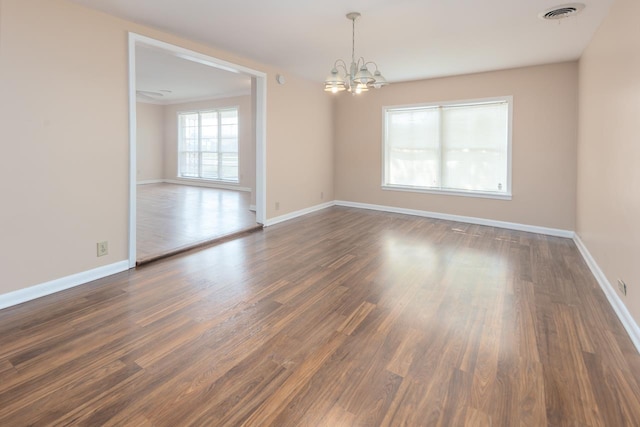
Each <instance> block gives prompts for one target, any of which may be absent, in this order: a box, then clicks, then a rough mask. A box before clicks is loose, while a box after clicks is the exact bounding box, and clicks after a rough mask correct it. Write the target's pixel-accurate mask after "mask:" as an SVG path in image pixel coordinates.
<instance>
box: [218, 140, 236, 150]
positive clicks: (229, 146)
mask: <svg viewBox="0 0 640 427" xmlns="http://www.w3.org/2000/svg"><path fill="white" fill-rule="evenodd" d="M220 142H221V144H220V151H221V152H222V153H237V152H238V140H237V139H223V140H222V141H220Z"/></svg>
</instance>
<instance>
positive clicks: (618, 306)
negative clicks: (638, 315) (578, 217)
mask: <svg viewBox="0 0 640 427" xmlns="http://www.w3.org/2000/svg"><path fill="white" fill-rule="evenodd" d="M573 241H574V242H575V243H576V246H577V247H578V250H579V251H580V254H581V255H582V258H584V261H585V262H586V263H587V265H588V266H589V269H590V270H591V273H593V275H594V277H595V278H596V280H597V281H598V284H599V285H600V287H601V288H602V291H603V292H604V295H605V296H606V297H607V300H608V301H609V304H611V307H612V308H613V311H615V313H616V315H617V316H618V319H620V322H622V326H624V329H625V330H626V331H627V334H629V338H631V341H632V342H633V345H634V346H635V347H636V350H638V352H639V353H640V328H639V327H638V324H637V323H636V322H635V320H634V319H633V317H632V316H631V313H629V310H627V306H625V305H624V303H623V302H622V300H621V299H620V297H619V296H618V293H617V292H616V290H615V288H614V287H613V285H612V284H611V282H609V280H608V279H607V276H605V275H604V273H603V272H602V270H601V269H600V267H599V266H598V263H597V262H596V260H595V259H594V258H593V256H591V253H590V252H589V250H588V249H587V247H586V246H585V244H584V242H583V241H582V239H580V236H578V234H575V235H574V237H573Z"/></svg>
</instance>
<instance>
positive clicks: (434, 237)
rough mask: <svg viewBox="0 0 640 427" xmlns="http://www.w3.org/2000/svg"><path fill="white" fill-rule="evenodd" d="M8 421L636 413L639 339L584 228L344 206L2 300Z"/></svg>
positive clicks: (0, 394)
mask: <svg viewBox="0 0 640 427" xmlns="http://www.w3.org/2000/svg"><path fill="white" fill-rule="evenodd" d="M158 237H159V238H161V237H162V236H158ZM0 425H2V426H4V425H7V426H12V427H13V426H23V425H24V426H26V425H87V426H93V425H107V426H108V425H113V426H123V425H132V426H150V425H153V426H177V425H185V426H191V425H193V426H200V425H215V426H218V425H219V426H239V425H246V426H267V425H274V426H276V425H277V426H327V425H331V426H342V425H344V426H400V425H406V426H422V425H428V426H454V425H455V426H457V425H460V426H544V425H548V426H589V427H596V426H605V427H609V426H616V427H618V426H638V425H640V355H638V352H637V351H636V349H635V348H634V346H633V343H632V342H631V340H630V339H629V337H628V336H627V335H626V332H625V331H624V329H623V328H622V325H621V323H620V321H619V320H618V318H617V317H616V315H615V313H614V311H613V310H612V309H611V307H610V306H609V305H608V302H607V299H606V297H605V296H604V294H603V293H602V291H601V289H600V288H599V285H598V283H597V281H596V280H595V279H594V277H593V276H592V275H591V272H590V271H589V269H588V267H587V265H586V264H585V263H584V261H583V260H582V258H581V256H580V254H579V252H578V250H577V248H576V246H575V244H574V243H573V242H572V241H571V240H568V239H563V238H558V237H550V236H543V235H539V234H530V233H525V232H520V231H510V230H504V229H498V228H493V227H484V226H479V225H472V224H461V223H455V222H449V221H444V220H434V219H429V218H421V217H412V216H406V215H401V214H392V213H384V212H375V211H367V210H359V209H354V208H343V207H332V208H329V209H325V210H322V211H319V212H314V213H312V214H309V215H306V216H304V217H301V218H296V219H293V220H291V221H287V222H285V223H281V224H278V225H275V226H272V227H268V228H266V229H265V230H264V231H263V232H261V233H256V234H252V235H245V236H242V237H241V238H238V239H236V240H233V241H228V242H226V243H224V244H221V245H219V246H215V247H209V248H204V249H202V250H199V251H194V252H190V253H186V254H184V255H180V256H175V257H172V258H167V259H164V260H162V261H159V262H157V263H153V264H149V265H146V266H144V267H141V268H138V269H136V270H132V271H128V272H124V273H120V274H117V275H114V276H111V277H108V278H104V279H100V280H98V281H95V282H92V283H89V284H86V285H84V286H80V287H76V288H73V289H69V290H67V291H64V292H61V293H58V294H54V295H50V296H48V297H44V298H41V299H39V300H35V301H31V302H28V303H25V304H22V305H20V306H15V307H11V308H8V309H5V310H0Z"/></svg>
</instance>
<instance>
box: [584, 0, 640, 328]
mask: <svg viewBox="0 0 640 427" xmlns="http://www.w3.org/2000/svg"><path fill="white" fill-rule="evenodd" d="M638 17H640V2H638V1H637V0H616V2H615V3H614V5H613V6H612V8H611V10H610V12H609V16H608V17H607V18H606V20H605V21H604V22H603V24H602V25H601V27H600V28H599V30H598V32H597V33H596V35H595V36H594V38H593V40H592V41H591V44H590V45H589V47H588V48H587V50H586V51H585V53H584V55H583V57H582V59H581V60H580V137H579V144H578V192H577V193H578V209H577V232H578V235H579V236H580V238H581V239H582V241H583V242H584V243H585V245H586V246H587V248H588V250H589V252H590V253H591V255H592V256H593V257H594V259H595V261H596V262H597V263H598V265H599V266H600V268H601V269H602V270H603V272H604V274H605V275H606V276H607V279H608V280H609V282H610V283H611V284H612V285H613V287H614V288H616V289H617V286H616V282H617V280H618V279H619V278H620V279H622V280H624V281H625V282H626V283H627V287H628V293H627V296H626V297H625V296H623V295H622V294H619V295H620V297H621V299H622V301H623V302H624V303H625V304H626V305H627V308H628V309H629V311H630V313H631V315H632V316H633V317H634V319H635V321H636V323H640V262H639V261H640V222H639V219H640V169H639V167H638V161H639V160H640V131H639V130H638V119H639V118H640V25H638Z"/></svg>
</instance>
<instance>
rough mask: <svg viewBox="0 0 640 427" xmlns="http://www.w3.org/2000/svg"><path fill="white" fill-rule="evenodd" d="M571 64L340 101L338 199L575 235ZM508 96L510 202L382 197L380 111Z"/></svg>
mask: <svg viewBox="0 0 640 427" xmlns="http://www.w3.org/2000/svg"><path fill="white" fill-rule="evenodd" d="M577 81H578V66H577V63H576V62H569V63H562V64H553V65H544V66H537V67H528V68H520V69H514V70H506V71H496V72H490V73H482V74H472V75H466V76H458V77H449V78H441V79H432V80H422V81H415V82H408V83H399V84H393V85H390V86H388V87H385V88H383V89H380V90H373V91H369V92H367V93H366V95H365V96H362V97H359V96H344V95H343V94H342V95H338V97H337V102H336V105H337V109H336V112H335V119H336V123H335V126H336V153H335V154H336V155H335V168H336V175H335V176H336V198H337V199H339V200H346V201H352V202H360V203H371V204H379V205H386V206H394V207H402V208H409V209H419V210H426V211H432V212H438V213H446V214H453V215H463V216H471V217H479V218H485V219H492V220H499V221H507V222H515V223H521V224H527V225H535V226H542V227H551V228H558V229H563V230H573V229H574V225H575V224H574V221H575V188H576V144H577V114H578V111H577V102H578V100H577V94H578V84H577ZM504 95H513V142H512V151H513V157H512V158H513V163H512V168H513V180H512V189H513V191H512V193H513V199H512V200H510V201H504V200H495V199H481V198H471V197H462V196H444V195H434V194H424V193H409V192H401V191H389V190H384V191H383V190H382V189H381V188H380V186H381V182H382V107H383V106H391V105H403V104H416V103H426V102H436V101H454V100H468V99H477V98H487V97H496V96H504Z"/></svg>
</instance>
